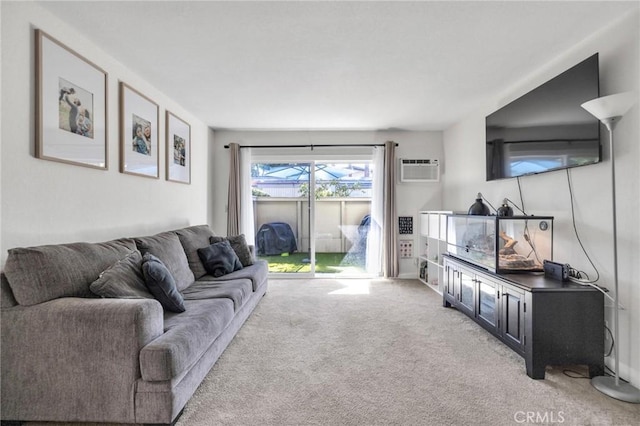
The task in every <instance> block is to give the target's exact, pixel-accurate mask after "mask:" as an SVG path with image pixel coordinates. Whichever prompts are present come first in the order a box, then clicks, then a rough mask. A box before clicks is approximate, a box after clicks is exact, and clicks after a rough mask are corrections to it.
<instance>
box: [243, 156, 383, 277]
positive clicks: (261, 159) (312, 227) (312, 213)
mask: <svg viewBox="0 0 640 426" xmlns="http://www.w3.org/2000/svg"><path fill="white" fill-rule="evenodd" d="M330 162H336V163H344V162H351V163H357V162H372V158H371V155H363V154H355V155H335V154H334V155H322V154H320V155H314V154H313V153H312V154H309V155H301V156H291V157H290V158H287V156H284V157H277V158H276V157H274V156H273V155H260V154H258V155H252V158H251V164H256V163H257V164H269V163H271V164H284V163H288V164H308V165H309V192H308V196H307V203H308V211H307V213H308V220H309V250H308V253H309V260H310V271H309V272H292V273H288V272H269V277H270V278H276V279H280V278H292V279H295V278H375V277H377V276H378V275H375V274H369V273H366V272H364V273H362V274H346V275H342V274H340V273H322V274H321V275H317V274H316V241H317V238H316V197H315V194H316V179H315V175H316V164H318V163H330ZM254 206H255V203H254ZM254 232H257V229H255V230H254ZM298 237H299V239H300V240H302V237H301V236H298Z"/></svg>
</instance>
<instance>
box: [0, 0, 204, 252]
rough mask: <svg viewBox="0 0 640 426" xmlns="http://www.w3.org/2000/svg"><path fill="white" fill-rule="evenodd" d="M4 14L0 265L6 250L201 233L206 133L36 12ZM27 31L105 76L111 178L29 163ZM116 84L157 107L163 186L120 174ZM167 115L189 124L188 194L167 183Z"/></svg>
mask: <svg viewBox="0 0 640 426" xmlns="http://www.w3.org/2000/svg"><path fill="white" fill-rule="evenodd" d="M1 7H2V151H1V152H2V154H1V160H2V164H1V172H2V181H1V182H2V195H1V197H2V209H1V218H2V237H1V244H2V246H1V247H2V263H3V264H4V260H5V259H6V255H7V249H9V248H12V247H16V246H30V245H39V244H49V243H61V242H71V241H104V240H106V239H111V238H116V237H122V236H136V235H145V234H150V233H155V232H158V231H163V230H167V229H171V228H176V227H180V226H185V225H190V224H200V223H206V221H207V214H208V203H207V200H208V183H207V182H208V181H209V179H208V177H207V166H208V146H209V138H212V133H210V132H209V129H208V127H207V126H206V125H205V124H204V123H202V122H201V121H199V120H197V119H196V118H195V117H194V116H193V115H191V114H190V113H189V112H188V111H185V110H184V109H183V108H181V107H180V105H177V104H176V103H175V102H173V101H172V100H171V99H169V98H167V97H166V96H165V95H163V94H162V93H161V92H159V91H158V90H156V89H155V88H154V87H152V86H150V85H149V84H148V83H146V82H145V80H144V79H142V78H140V77H139V76H137V75H136V74H134V73H133V72H131V71H130V70H129V69H128V68H127V65H126V64H121V63H119V62H117V61H116V60H114V59H113V58H112V57H110V56H109V55H107V54H105V53H104V52H103V51H102V50H101V49H100V46H96V45H94V44H92V43H91V42H90V41H89V40H88V39H87V38H86V37H84V36H83V35H81V34H79V33H77V32H76V31H74V29H73V28H72V27H69V26H68V25H66V24H64V23H62V22H61V21H59V20H58V19H57V18H55V17H54V16H53V15H51V14H49V13H48V12H47V11H46V10H44V9H42V8H41V7H39V6H38V5H35V4H33V3H31V2H26V3H25V2H2V4H1ZM34 28H40V29H42V30H44V31H45V32H47V33H48V34H49V35H51V36H52V37H54V38H55V39H57V40H59V41H60V42H62V43H63V44H65V45H66V46H68V47H70V48H71V49H73V50H75V51H76V52H78V53H79V54H81V55H83V56H84V57H86V58H87V59H89V60H90V61H92V62H94V63H95V64H97V65H98V66H100V67H102V68H103V69H104V70H106V71H107V72H108V74H109V80H108V117H109V118H108V135H109V136H108V146H109V162H108V166H109V170H108V171H102V170H97V169H90V168H86V167H80V166H73V165H67V164H62V163H58V162H53V161H46V160H40V159H36V158H35V157H34V144H35V143H34V135H35V134H34V126H35V122H34V111H35V86H34V79H35V74H34V73H35V71H34V69H35V68H34V66H35V60H34V38H35V37H34ZM119 80H122V81H124V82H126V83H128V84H129V85H131V86H132V87H134V88H136V89H137V90H139V91H140V92H142V93H143V94H145V95H146V96H148V97H150V98H151V99H152V100H153V101H155V102H156V103H157V104H158V105H159V106H160V122H159V127H160V129H159V142H160V147H161V148H160V179H150V178H144V177H138V176H132V175H125V174H122V173H120V172H119V163H118V160H119V137H118V135H119V124H118V117H119V114H118V81H119ZM165 109H168V110H170V111H171V112H173V113H174V114H176V115H178V116H179V117H181V118H182V119H184V120H185V121H187V122H188V123H190V124H191V139H192V158H191V160H192V170H191V172H192V175H191V181H192V183H191V185H184V184H179V183H173V182H167V181H166V180H165V167H164V153H165V148H164V143H165V132H164V122H165V120H164V114H165Z"/></svg>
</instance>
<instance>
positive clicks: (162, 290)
mask: <svg viewBox="0 0 640 426" xmlns="http://www.w3.org/2000/svg"><path fill="white" fill-rule="evenodd" d="M142 275H143V276H144V280H145V284H147V287H148V288H149V291H150V292H151V294H153V296H154V297H155V298H156V299H157V300H158V302H160V304H161V305H162V307H163V308H164V309H166V310H167V311H171V312H184V311H185V308H184V299H183V298H182V294H180V292H179V291H178V288H177V287H176V281H175V279H174V278H173V276H172V275H171V272H169V270H168V269H167V267H166V266H165V265H164V263H162V261H161V260H160V259H158V258H157V257H155V256H154V255H152V254H151V253H145V254H144V256H142Z"/></svg>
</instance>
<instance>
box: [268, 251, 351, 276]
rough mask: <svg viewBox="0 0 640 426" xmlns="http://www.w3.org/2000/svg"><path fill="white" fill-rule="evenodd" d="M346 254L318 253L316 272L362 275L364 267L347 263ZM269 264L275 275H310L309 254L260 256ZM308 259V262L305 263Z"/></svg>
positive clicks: (270, 270)
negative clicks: (304, 260)
mask: <svg viewBox="0 0 640 426" xmlns="http://www.w3.org/2000/svg"><path fill="white" fill-rule="evenodd" d="M345 256H346V253H316V272H317V273H325V274H338V273H341V272H347V271H348V272H351V273H362V272H364V269H363V268H362V265H358V264H356V263H354V262H349V261H345V260H344V258H345ZM259 258H260V259H264V260H266V261H267V262H269V272H273V273H305V272H306V273H309V272H311V264H310V263H309V253H292V254H290V255H289V256H259ZM303 259H306V260H307V262H306V263H305V262H303Z"/></svg>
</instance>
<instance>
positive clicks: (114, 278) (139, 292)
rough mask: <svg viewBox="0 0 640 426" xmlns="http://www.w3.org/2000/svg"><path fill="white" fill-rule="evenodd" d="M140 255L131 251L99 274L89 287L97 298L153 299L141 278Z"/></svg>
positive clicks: (136, 251)
mask: <svg viewBox="0 0 640 426" xmlns="http://www.w3.org/2000/svg"><path fill="white" fill-rule="evenodd" d="M141 266H142V255H141V254H140V252H139V251H138V250H135V251H132V252H131V253H129V254H128V255H127V256H126V257H125V258H124V259H120V260H119V261H117V262H116V263H115V264H113V265H111V267H109V268H108V269H107V270H105V271H103V272H102V273H101V274H100V277H99V278H98V279H97V280H95V281H94V282H92V283H91V284H90V285H89V289H91V291H92V292H93V293H95V294H97V295H98V296H101V297H110V298H121V299H142V298H147V299H153V295H152V294H151V293H149V290H148V289H147V286H146V284H145V282H144V277H143V276H142V268H141Z"/></svg>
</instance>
